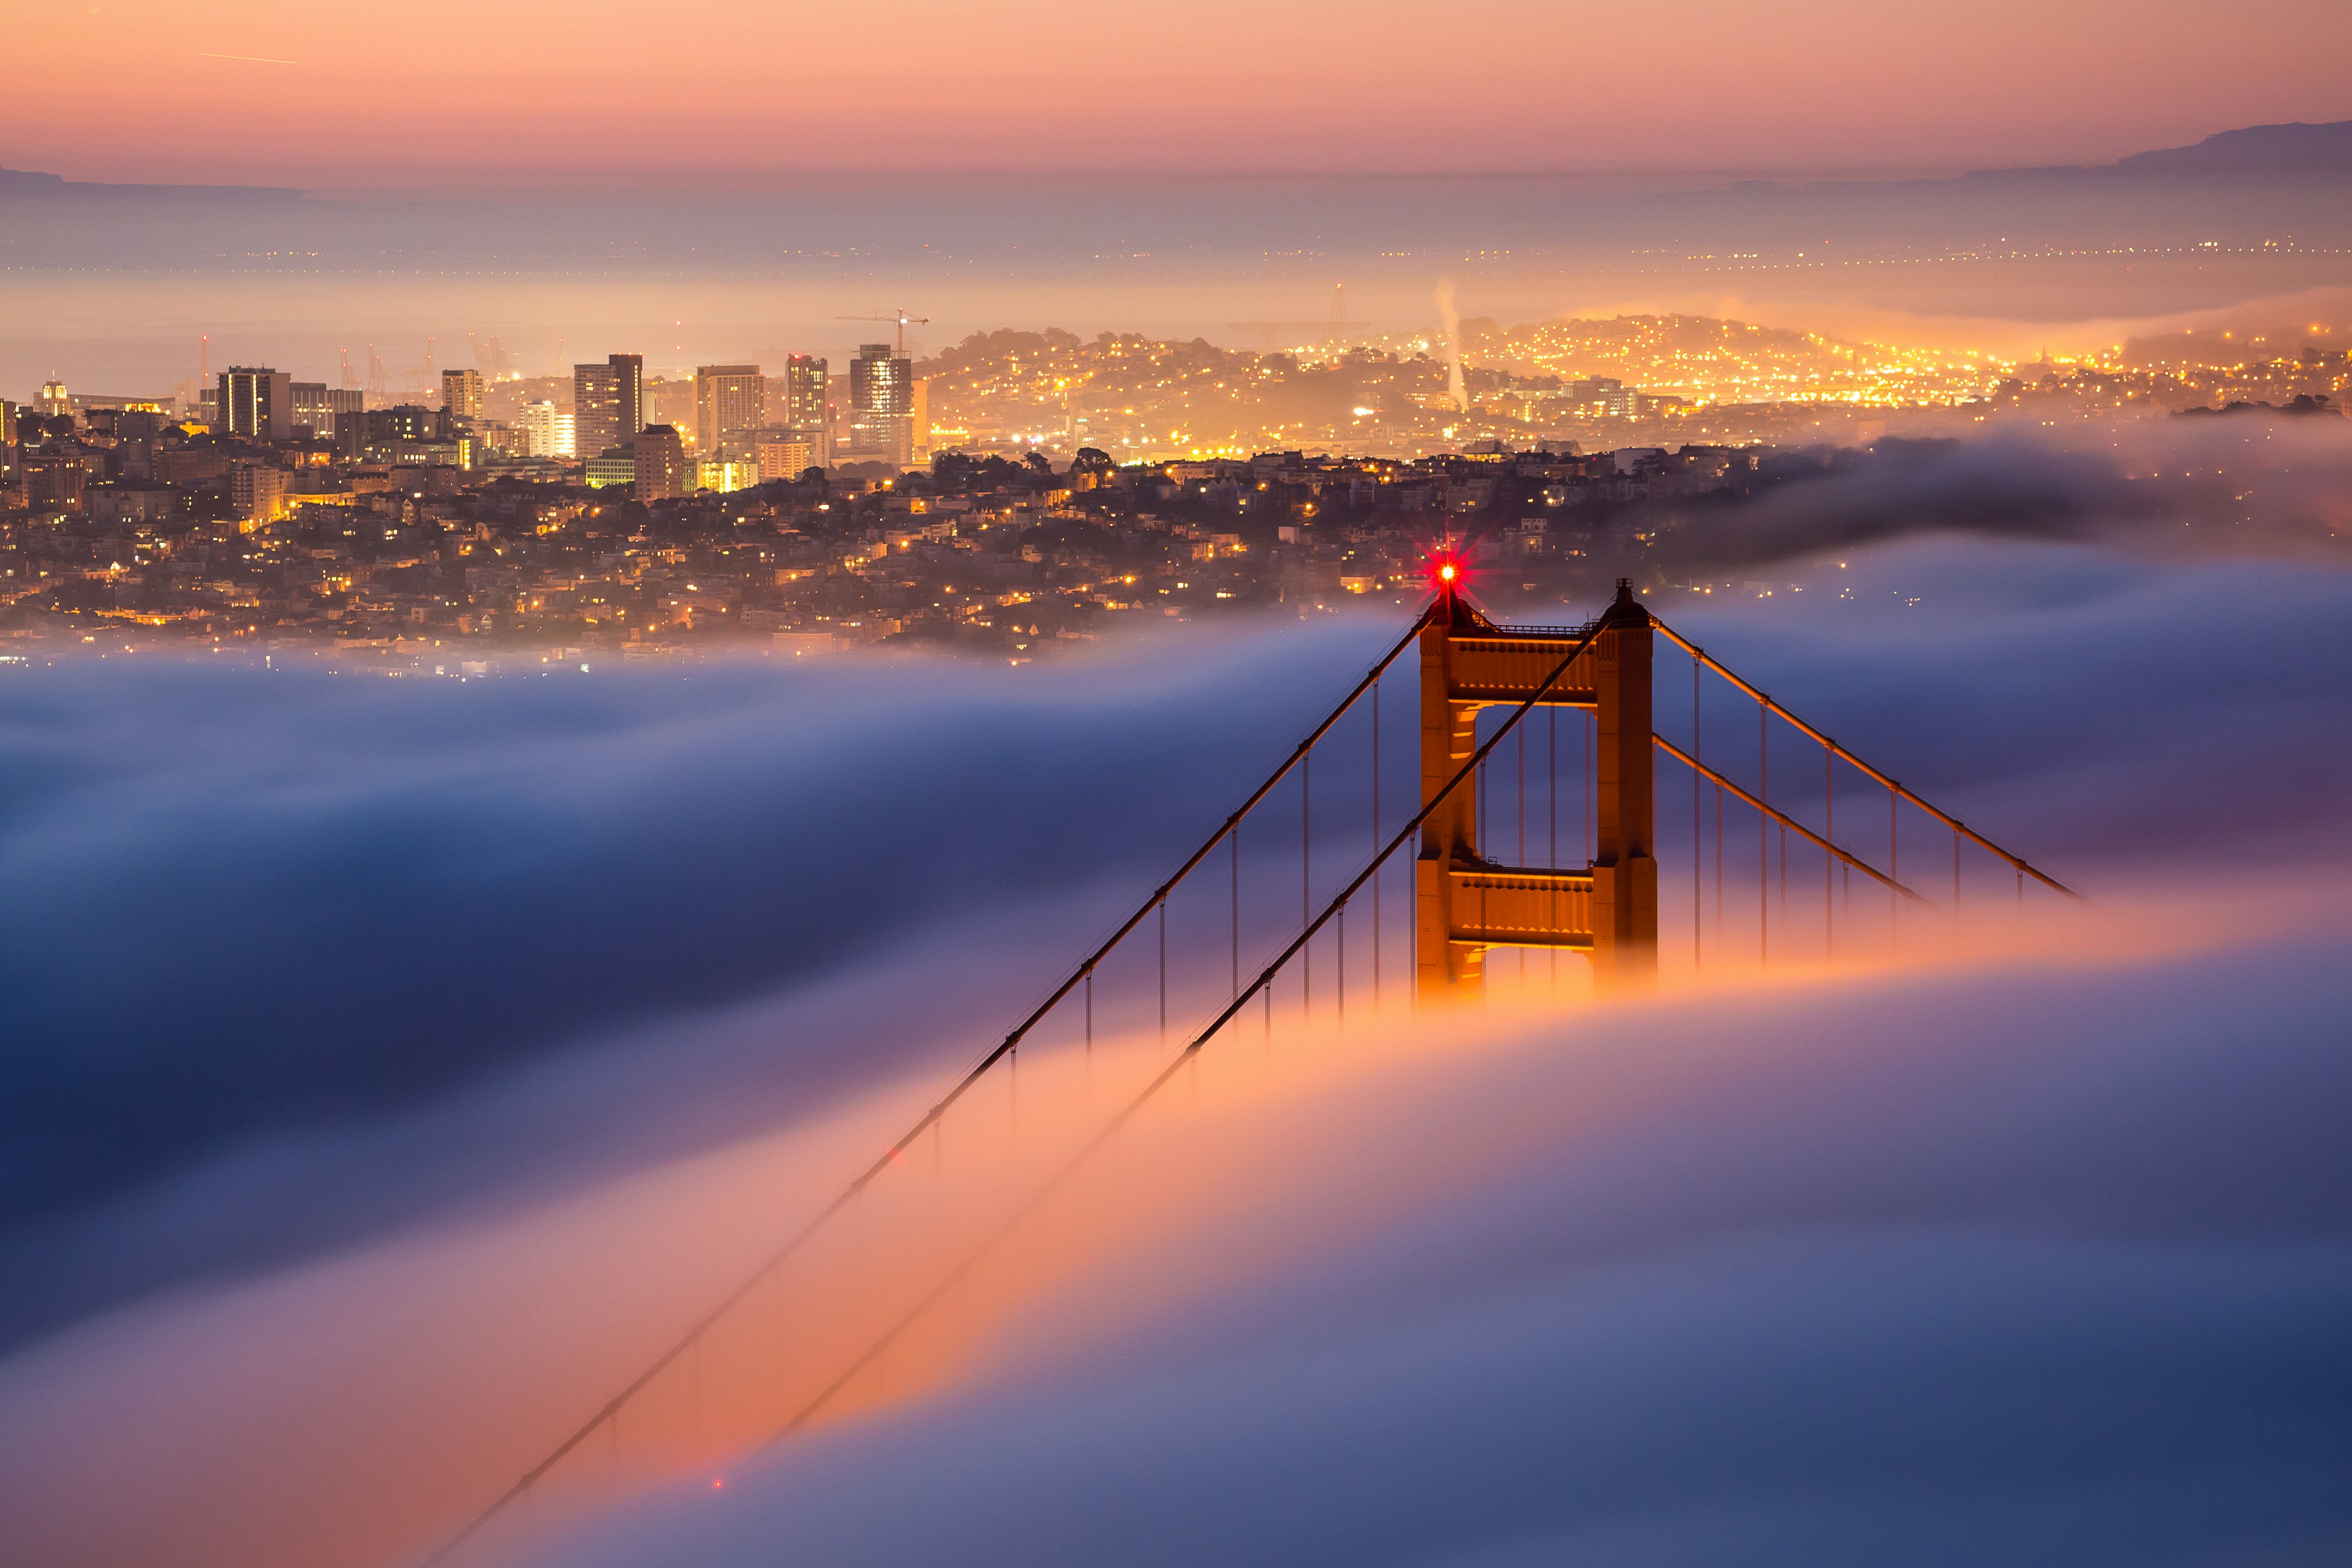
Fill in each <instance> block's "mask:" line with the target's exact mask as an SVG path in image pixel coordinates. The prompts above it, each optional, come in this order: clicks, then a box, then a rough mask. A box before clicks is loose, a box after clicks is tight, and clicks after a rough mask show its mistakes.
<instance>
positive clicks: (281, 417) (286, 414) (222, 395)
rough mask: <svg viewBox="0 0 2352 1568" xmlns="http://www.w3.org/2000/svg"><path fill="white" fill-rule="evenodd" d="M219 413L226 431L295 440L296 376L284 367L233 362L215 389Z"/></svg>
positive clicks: (258, 437) (275, 439)
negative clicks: (267, 366) (252, 365)
mask: <svg viewBox="0 0 2352 1568" xmlns="http://www.w3.org/2000/svg"><path fill="white" fill-rule="evenodd" d="M213 407H214V409H215V417H216V418H217V419H219V421H220V429H221V431H222V433H223V434H225V435H230V436H250V437H253V438H254V439H256V440H258V441H286V440H291V439H292V438H293V435H294V377H293V376H292V375H291V374H289V373H287V372H285V371H282V370H257V369H254V368H252V367H250V366H247V365H231V366H230V367H229V368H228V369H226V370H225V371H223V372H221V374H220V382H219V384H218V385H217V386H216V387H215V389H214V400H213Z"/></svg>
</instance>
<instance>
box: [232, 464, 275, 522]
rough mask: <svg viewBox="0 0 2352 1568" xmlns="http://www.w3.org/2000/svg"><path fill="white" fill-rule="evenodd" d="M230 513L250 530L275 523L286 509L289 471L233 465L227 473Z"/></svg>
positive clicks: (262, 465)
mask: <svg viewBox="0 0 2352 1568" xmlns="http://www.w3.org/2000/svg"><path fill="white" fill-rule="evenodd" d="M228 502H229V510H231V511H233V512H235V513H236V519H237V521H239V522H242V523H245V524H247V525H248V527H249V528H257V527H260V526H262V525H263V524H265V523H272V522H276V521H278V518H279V517H280V516H281V515H282V514H283V512H284V510H285V505H286V470H285V469H283V468H270V467H268V465H267V464H263V463H233V464H231V465H230V466H229V470H228Z"/></svg>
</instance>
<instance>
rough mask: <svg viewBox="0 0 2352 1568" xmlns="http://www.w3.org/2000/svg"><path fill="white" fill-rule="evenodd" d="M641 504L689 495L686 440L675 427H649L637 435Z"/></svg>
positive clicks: (638, 490)
mask: <svg viewBox="0 0 2352 1568" xmlns="http://www.w3.org/2000/svg"><path fill="white" fill-rule="evenodd" d="M636 458H637V468H636V486H637V499H638V500H672V499H674V498H676V497H677V496H682V495H684V494H685V493H686V486H687V478H688V471H689V470H688V468H687V466H686V439H685V437H682V436H680V435H679V434H678V433H677V426H675V425H648V426H646V427H645V428H644V429H642V430H640V431H638V432H637V444H636Z"/></svg>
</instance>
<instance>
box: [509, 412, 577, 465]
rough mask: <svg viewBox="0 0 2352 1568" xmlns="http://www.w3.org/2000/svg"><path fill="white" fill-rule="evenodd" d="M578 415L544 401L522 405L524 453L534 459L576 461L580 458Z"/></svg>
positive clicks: (521, 420)
mask: <svg viewBox="0 0 2352 1568" xmlns="http://www.w3.org/2000/svg"><path fill="white" fill-rule="evenodd" d="M574 420H575V416H574V415H572V413H571V412H570V411H569V410H567V409H562V408H558V407H556V406H555V405H554V404H552V403H550V402H548V401H546V400H545V399H541V400H540V401H539V402H536V403H526V404H524V405H522V418H521V419H520V424H521V426H522V438H523V454H524V455H525V456H526V457H531V458H575V457H578V456H579V455H580V447H579V440H578V426H577V425H576V424H575V423H574Z"/></svg>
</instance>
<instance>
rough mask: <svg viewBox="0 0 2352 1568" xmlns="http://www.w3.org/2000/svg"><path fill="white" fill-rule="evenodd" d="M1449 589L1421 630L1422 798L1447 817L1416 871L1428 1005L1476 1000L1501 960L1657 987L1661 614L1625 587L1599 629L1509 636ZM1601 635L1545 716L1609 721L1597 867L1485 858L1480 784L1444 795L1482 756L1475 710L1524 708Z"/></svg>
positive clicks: (1597, 793)
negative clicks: (1554, 960) (1559, 956)
mask: <svg viewBox="0 0 2352 1568" xmlns="http://www.w3.org/2000/svg"><path fill="white" fill-rule="evenodd" d="M1439 590H1440V595H1441V596H1440V598H1439V600H1438V603H1437V605H1436V607H1435V609H1434V610H1433V612H1432V614H1431V615H1430V617H1429V619H1428V620H1427V621H1426V622H1425V623H1424V624H1423V627H1422V632H1421V799H1422V804H1423V805H1424V806H1429V805H1432V804H1433V803H1435V809H1433V811H1431V813H1430V815H1429V817H1428V820H1427V821H1426V822H1424V823H1423V826H1422V835H1421V852H1420V856H1419V858H1418V860H1417V861H1416V863H1415V865H1414V868H1413V892H1414V898H1413V903H1414V921H1413V967H1414V971H1415V984H1416V985H1417V987H1418V989H1419V992H1420V994H1421V995H1422V996H1423V998H1424V999H1426V1000H1433V1001H1436V1000H1445V999H1450V998H1459V997H1464V996H1468V995H1475V994H1477V992H1478V991H1479V989H1480V986H1481V984H1482V980H1483V973H1484V967H1485V962H1486V949H1488V948H1490V947H1538V948H1552V949H1559V948H1566V949H1569V950H1570V951H1572V952H1583V953H1587V954H1589V955H1590V956H1591V960H1592V967H1593V977H1594V980H1595V982H1596V983H1597V984H1599V985H1600V986H1601V988H1602V989H1604V990H1628V989H1634V988H1638V987H1641V986H1643V985H1646V984H1650V983H1651V982H1652V981H1654V979H1655V978H1656V976H1657V970H1658V863H1657V860H1656V858H1655V855H1656V839H1655V837H1654V833H1655V826H1656V817H1657V788H1656V773H1655V770H1654V766H1653V763H1652V756H1651V735H1650V718H1651V714H1650V653H1651V640H1652V639H1651V622H1650V613H1649V611H1648V610H1646V609H1644V608H1643V606H1642V605H1641V604H1640V603H1639V602H1638V601H1637V600H1636V599H1635V598H1634V597H1633V588H1632V585H1631V584H1628V583H1624V582H1620V583H1619V584H1617V597H1616V600H1615V602H1613V603H1612V604H1611V605H1610V606H1609V607H1608V609H1606V610H1604V611H1603V612H1602V613H1601V618H1600V620H1599V621H1598V622H1596V623H1594V624H1593V625H1591V626H1574V627H1569V626H1497V625H1496V624H1495V623H1494V622H1493V621H1490V620H1488V619H1487V618H1486V616H1483V615H1481V614H1479V613H1478V611H1477V610H1476V609H1475V607H1473V606H1472V605H1470V604H1469V602H1468V601H1467V600H1465V598H1464V597H1463V596H1462V595H1461V594H1460V593H1458V592H1457V591H1456V589H1455V586H1454V582H1453V580H1452V579H1451V577H1450V576H1447V577H1445V579H1444V581H1442V582H1441V584H1440V585H1439ZM1588 634H1591V639H1592V640H1591V647H1588V648H1586V649H1585V650H1584V651H1583V652H1582V653H1580V654H1578V655H1577V658H1576V660H1575V662H1574V663H1573V664H1571V665H1570V667H1569V668H1568V670H1567V671H1566V673H1564V674H1563V675H1562V676H1561V677H1560V678H1559V680H1558V681H1556V682H1554V683H1553V685H1552V687H1551V689H1549V691H1547V692H1545V693H1544V695H1543V698H1542V700H1541V702H1540V704H1539V705H1540V706H1547V707H1560V708H1589V709H1591V710H1593V711H1594V713H1595V715H1596V718H1597V721H1598V723H1597V731H1598V738H1597V755H1596V758H1595V765H1594V769H1593V779H1592V786H1593V792H1594V804H1595V806H1596V812H1595V816H1596V817H1597V821H1596V823H1595V829H1596V831H1595V837H1594V840H1593V844H1594V853H1593V858H1592V862H1591V865H1589V866H1587V867H1585V868H1582V869H1579V870H1570V869H1553V868H1542V867H1526V866H1505V865H1500V864H1497V863H1496V862H1495V861H1493V860H1489V859H1487V858H1486V857H1484V856H1482V855H1481V854H1480V853H1479V852H1478V796H1477V785H1478V781H1477V777H1476V775H1475V773H1474V774H1473V775H1472V776H1471V777H1469V778H1466V779H1465V780H1464V781H1463V782H1462V784H1460V785H1459V786H1457V787H1456V788H1455V789H1454V792H1453V793H1452V794H1451V795H1446V796H1445V798H1444V800H1443V801H1440V800H1439V799H1438V796H1439V795H1440V794H1441V793H1442V792H1443V791H1444V788H1445V785H1446V784H1447V782H1448V781H1449V780H1451V779H1452V778H1453V777H1454V773H1457V772H1458V771H1460V769H1461V767H1462V764H1463V763H1465V762H1467V761H1468V760H1469V759H1470V756H1471V754H1472V753H1473V752H1475V751H1476V750H1477V746H1478V742H1477V724H1478V710H1480V709H1481V708H1489V707H1496V706H1509V707H1517V706H1518V705H1519V704H1521V703H1523V702H1525V701H1527V700H1528V698H1529V697H1531V696H1533V695H1535V693H1536V692H1537V690H1538V689H1539V688H1541V687H1542V685H1543V683H1544V679H1545V677H1547V676H1549V675H1550V674H1551V672H1552V671H1553V670H1554V669H1556V668H1559V662H1560V660H1562V659H1563V658H1568V656H1569V655H1570V653H1571V652H1573V651H1574V650H1575V649H1576V647H1577V646H1578V645H1579V644H1580V643H1581V642H1583V641H1584V639H1585V637H1587V635H1588Z"/></svg>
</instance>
